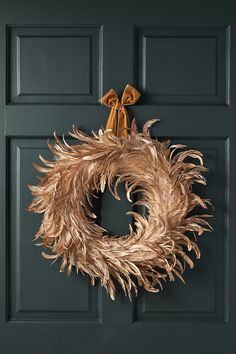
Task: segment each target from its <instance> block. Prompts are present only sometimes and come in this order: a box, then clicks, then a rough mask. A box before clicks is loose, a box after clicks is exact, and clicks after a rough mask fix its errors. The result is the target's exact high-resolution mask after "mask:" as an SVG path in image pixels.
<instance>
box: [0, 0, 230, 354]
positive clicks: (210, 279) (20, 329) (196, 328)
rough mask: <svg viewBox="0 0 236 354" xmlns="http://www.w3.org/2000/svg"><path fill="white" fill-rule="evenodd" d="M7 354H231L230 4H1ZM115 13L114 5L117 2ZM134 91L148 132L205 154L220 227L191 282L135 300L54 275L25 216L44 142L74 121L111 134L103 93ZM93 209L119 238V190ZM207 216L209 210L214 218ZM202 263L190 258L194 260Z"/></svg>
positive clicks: (2, 272)
mask: <svg viewBox="0 0 236 354" xmlns="http://www.w3.org/2000/svg"><path fill="white" fill-rule="evenodd" d="M0 4H1V11H0V22H1V32H0V36H1V37H0V38H1V43H3V48H4V50H3V51H1V53H0V79H1V85H0V129H1V137H0V138H1V141H0V142H1V150H0V158H1V160H0V161H1V169H0V179H1V183H0V192H1V196H2V198H1V208H0V235H1V237H0V252H1V253H0V288H1V289H2V290H1V296H0V315H1V316H0V353H3V354H32V353H34V354H38V353H40V354H41V353H42V351H44V353H45V354H54V353H55V354H56V353H57V354H61V353H65V352H66V353H68V354H72V353H75V352H78V353H81V354H86V353H89V354H110V353H111V352H112V353H113V354H116V353H117V354H118V353H121V352H122V353H124V354H130V353H135V354H143V353H144V352H145V353H146V352H150V353H161V354H170V353H172V352H173V351H175V353H176V354H187V353H189V351H190V350H191V352H192V354H222V353H225V354H233V353H234V352H235V345H234V333H235V321H236V306H235V300H234V299H235V296H236V289H235V282H234V277H235V266H234V247H235V242H236V241H235V237H234V235H233V230H234V223H235V218H234V217H233V216H234V212H235V201H234V199H233V198H232V196H233V195H234V194H235V191H234V189H235V187H234V183H233V181H234V180H235V166H234V165H233V163H232V162H233V158H234V155H235V152H236V148H235V143H236V139H235V101H236V100H235V98H236V67H235V66H234V65H232V64H231V63H234V62H235V59H236V40H235V38H236V15H235V14H236V11H235V10H236V8H235V5H234V2H233V1H228V0H227V1H225V2H224V3H222V2H215V3H214V7H213V6H212V2H211V1H210V0H205V1H199V2H198V3H195V2H193V1H184V0H181V1H179V2H178V3H176V2H175V1H172V0H171V1H168V2H159V1H155V0H148V1H147V2H145V3H143V2H141V1H134V0H130V1H129V2H126V1H124V0H121V1H120V2H119V3H118V4H111V3H110V2H108V1H106V0H102V1H100V2H97V1H92V0H91V1H87V2H84V3H82V2H78V1H75V0H69V1H63V0H60V1H56V2H55V1H53V0H51V1H46V0H41V1H38V0H34V1H29V0H25V1H21V2H18V1H16V0H9V1H3V0H0ZM113 5H114V6H115V7H114V6H113ZM127 83H130V84H133V85H134V86H135V87H137V89H139V90H140V92H141V93H142V96H141V99H140V100H139V102H138V103H137V104H136V105H135V106H130V107H128V109H129V114H130V117H135V118H136V120H137V123H138V126H139V127H140V128H141V127H142V125H143V124H144V122H145V121H146V120H147V119H150V118H154V117H155V118H159V119H160V120H161V121H160V123H158V124H156V125H155V126H153V127H152V129H151V132H152V136H153V137H157V138H160V139H162V140H163V139H170V140H171V142H173V143H181V144H187V145H188V147H189V148H193V149H198V150H200V151H202V152H203V154H204V162H205V165H206V166H207V167H208V168H209V172H208V173H207V174H206V177H207V180H208V184H207V187H204V186H202V187H199V186H194V188H195V190H196V191H197V192H198V193H199V194H200V195H202V196H204V197H207V198H210V199H211V200H212V202H213V205H214V210H212V213H213V214H214V218H213V219H211V224H212V226H213V228H214V231H213V232H212V233H207V234H204V235H203V236H201V237H199V238H198V242H199V246H200V249H201V254H202V257H201V259H200V260H199V261H197V260H196V261H195V267H194V269H193V270H189V269H187V270H186V272H185V274H184V278H185V280H186V284H185V285H184V284H182V283H181V282H180V281H178V280H176V281H175V282H173V283H166V284H164V289H163V291H161V292H160V293H158V294H150V293H147V292H145V291H144V290H143V289H140V290H139V295H138V297H137V298H135V299H134V300H133V301H132V302H130V301H129V300H128V299H127V298H125V297H124V295H123V293H122V291H121V289H120V288H119V286H117V294H116V300H115V301H112V300H110V299H109V297H108V296H107V294H106V291H105V290H104V289H102V288H101V287H100V285H99V282H98V283H97V284H96V286H95V287H92V286H91V285H90V280H89V278H88V277H87V276H86V275H82V274H78V275H77V274H76V272H75V271H73V272H72V274H71V276H70V277H67V276H66V274H65V273H60V272H59V262H55V263H54V264H52V265H50V261H47V260H45V259H43V258H42V257H41V251H42V249H41V247H37V246H35V245H34V242H33V238H34V235H35V233H36V231H37V229H38V227H39V225H40V222H41V217H42V216H41V215H34V214H31V213H29V212H27V211H26V208H27V206H28V205H29V203H30V201H31V199H32V196H31V194H30V192H29V190H28V189H27V184H36V183H37V181H38V180H37V172H36V171H35V170H34V168H33V166H32V162H33V161H34V162H36V163H39V159H38V155H39V154H41V155H42V156H44V157H46V158H52V155H51V153H50V152H49V151H48V148H47V138H48V137H50V139H53V132H54V131H56V132H57V134H58V135H59V137H61V136H62V134H65V137H66V140H67V141H68V142H69V143H72V144H73V143H74V141H73V139H71V138H70V137H69V134H68V131H70V130H71V129H72V124H76V125H77V126H78V127H79V128H80V129H81V130H84V131H86V132H90V131H91V130H97V129H99V128H100V126H103V127H104V126H105V124H106V119H107V117H108V114H109V110H108V109H107V107H105V106H101V105H100V103H99V98H100V97H101V96H102V95H103V94H105V93H106V92H107V91H108V90H109V89H110V88H114V89H115V90H117V92H118V94H119V95H121V94H122V91H123V89H124V87H125V85H126V84H127ZM121 195H122V198H121V201H119V202H116V201H114V200H113V197H112V196H111V195H110V194H109V193H107V192H106V193H105V194H104V195H101V197H100V199H99V200H98V201H97V202H96V203H95V211H96V213H97V215H98V218H99V222H100V223H101V224H102V225H105V226H106V228H107V229H108V230H109V231H111V232H112V234H124V233H126V232H127V227H128V223H129V222H132V220H130V219H129V218H128V217H127V215H125V213H126V212H127V211H128V210H130V209H131V206H130V203H128V202H127V200H126V198H125V195H124V191H123V190H121ZM210 212H211V211H210ZM192 258H193V259H194V256H193V257H192Z"/></svg>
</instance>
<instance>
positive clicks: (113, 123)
mask: <svg viewBox="0 0 236 354" xmlns="http://www.w3.org/2000/svg"><path fill="white" fill-rule="evenodd" d="M139 97H140V93H139V91H138V90H136V89H135V88H134V87H133V86H131V85H129V84H128V85H126V87H125V89H124V92H123V94H122V97H121V100H120V101H119V98H118V96H117V93H116V91H115V90H113V89H111V90H109V91H108V92H107V93H106V94H105V95H104V96H103V97H102V98H101V100H100V101H101V103H103V104H104V105H106V106H107V107H109V108H111V111H110V114H109V117H108V119H107V124H106V128H105V129H111V130H112V132H113V133H114V135H116V136H118V137H127V136H128V129H129V116H128V112H127V110H126V108H125V106H128V105H131V104H134V103H136V102H137V100H138V99H139Z"/></svg>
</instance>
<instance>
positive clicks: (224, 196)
mask: <svg viewBox="0 0 236 354" xmlns="http://www.w3.org/2000/svg"><path fill="white" fill-rule="evenodd" d="M171 141H172V143H174V144H176V143H181V144H183V143H184V144H186V145H188V147H189V148H194V149H198V150H200V151H201V152H203V154H204V163H205V166H207V167H208V168H209V172H208V173H207V175H206V177H207V180H208V185H207V187H204V186H196V187H195V190H196V189H197V192H198V193H199V194H200V195H202V196H205V197H206V198H210V199H211V201H212V203H213V205H214V210H212V214H213V215H214V217H213V218H212V219H210V223H211V225H212V226H213V228H214V231H213V232H212V233H205V234H204V235H203V236H200V237H198V244H199V246H200V249H201V259H200V260H195V257H194V255H192V258H193V260H195V261H194V263H195V267H194V269H193V270H190V269H186V271H185V273H184V279H185V281H186V284H182V283H181V281H180V280H178V279H177V280H176V281H175V282H167V283H164V284H163V290H162V291H160V292H159V293H158V294H151V293H147V292H145V291H143V290H141V291H139V296H138V297H137V298H136V299H135V304H134V311H133V321H134V322H186V321H187V322H198V321H204V322H208V321H210V322H227V321H228V318H227V313H228V268H227V264H228V224H227V223H228V221H227V215H228V175H229V166H228V152H229V140H228V138H226V139H222V138H219V139H218V138H210V139H205V138H191V139H189V138H175V139H174V138H173V139H171ZM210 212H211V210H210ZM187 268H188V267H187Z"/></svg>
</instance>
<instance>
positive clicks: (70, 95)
mask: <svg viewBox="0 0 236 354" xmlns="http://www.w3.org/2000/svg"><path fill="white" fill-rule="evenodd" d="M7 50H8V52H7V88H8V89H7V93H6V96H7V104H98V99H99V97H100V96H101V92H102V77H101V73H102V65H103V58H102V26H86V25H85V26H8V27H7Z"/></svg>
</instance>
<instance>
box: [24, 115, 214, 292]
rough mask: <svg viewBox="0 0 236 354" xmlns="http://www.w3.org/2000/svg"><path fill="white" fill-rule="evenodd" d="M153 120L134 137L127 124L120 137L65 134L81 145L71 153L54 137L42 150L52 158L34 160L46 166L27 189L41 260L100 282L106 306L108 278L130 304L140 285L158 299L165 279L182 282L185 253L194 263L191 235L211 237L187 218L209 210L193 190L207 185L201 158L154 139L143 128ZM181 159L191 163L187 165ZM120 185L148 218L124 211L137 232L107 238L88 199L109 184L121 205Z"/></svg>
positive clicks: (201, 219)
mask: <svg viewBox="0 0 236 354" xmlns="http://www.w3.org/2000/svg"><path fill="white" fill-rule="evenodd" d="M156 121H157V120H149V121H148V122H146V123H145V124H144V126H143V130H142V132H138V129H137V126H136V123H135V120H133V121H132V123H131V127H130V128H129V134H128V135H127V136H125V137H119V136H116V135H115V134H114V133H113V131H112V129H105V130H102V129H100V130H99V131H98V132H97V133H95V132H93V133H92V135H87V134H85V133H83V132H81V131H79V130H78V129H76V128H74V129H73V132H72V133H70V135H71V136H72V137H73V138H75V139H77V140H79V141H80V143H79V144H76V145H71V146H70V145H69V144H68V143H67V142H66V141H65V140H64V139H63V141H62V142H61V141H59V139H58V138H57V136H56V134H55V133H54V136H55V143H54V144H48V146H49V149H50V150H51V151H52V153H53V154H54V155H55V159H54V161H48V160H45V159H44V158H42V157H41V156H40V159H41V160H42V162H43V164H44V165H45V166H44V167H41V166H38V165H36V164H35V168H36V169H37V170H38V171H40V172H42V173H43V174H45V176H43V177H42V178H41V183H40V185H38V186H29V188H30V190H31V192H32V194H33V196H34V198H33V201H32V203H31V205H30V206H29V208H28V210H29V211H32V212H34V213H43V220H42V223H41V226H40V228H39V230H38V232H37V234H36V237H35V239H38V238H40V239H41V240H42V242H41V243H40V244H41V245H43V246H45V247H46V248H48V249H50V250H51V254H46V253H44V252H42V255H43V256H44V257H45V258H47V259H53V260H57V259H58V258H61V259H62V262H61V268H60V270H61V271H64V270H65V269H67V272H68V274H69V273H70V272H71V270H72V267H73V266H74V267H75V268H76V270H77V272H78V271H80V272H82V273H87V274H88V275H89V276H90V277H91V284H92V285H94V284H95V281H96V279H100V281H101V284H102V285H103V286H104V287H105V288H106V290H107V292H108V294H109V296H110V297H111V299H114V298H115V290H116V289H115V285H114V279H116V280H117V281H118V283H119V284H120V285H121V287H122V289H123V290H124V293H125V294H126V295H128V296H129V298H130V299H132V294H135V295H137V291H138V286H142V287H143V288H144V289H146V290H147V291H149V292H158V291H159V290H160V289H161V288H162V283H163V281H165V280H170V281H173V280H174V279H175V278H176V277H177V278H180V279H181V280H182V281H183V282H184V279H183V277H182V275H183V272H184V270H185V266H186V264H187V265H188V266H189V267H190V268H193V265H194V264H193V261H192V259H191V258H190V257H189V255H188V253H189V252H190V251H193V252H194V253H195V255H196V257H197V258H200V250H199V247H198V245H197V243H196V235H202V234H203V232H204V231H210V230H211V226H210V225H209V223H208V222H207V221H206V220H205V219H206V218H207V217H209V216H210V215H208V214H202V215H192V211H193V209H194V208H195V207H196V206H201V207H202V208H203V209H207V207H208V204H210V201H209V200H208V199H202V198H201V197H200V196H198V195H196V194H194V193H193V191H192V185H193V184H194V183H201V184H203V185H205V184H206V179H205V177H203V175H202V173H203V172H205V171H207V168H206V167H204V166H203V160H202V154H201V153H200V152H199V151H196V150H187V151H186V150H182V149H183V148H184V147H185V146H184V145H180V144H178V145H170V143H169V142H168V141H166V142H160V141H158V140H157V139H152V138H151V137H150V132H149V128H150V127H151V125H152V124H153V123H155V122H156ZM177 149H180V152H177ZM187 158H188V161H189V158H192V160H193V161H192V162H186V159H187ZM194 161H195V162H196V161H197V163H195V162H194ZM120 183H124V185H125V188H126V193H127V198H128V200H129V201H130V202H132V199H131V196H132V194H133V193H137V192H141V195H142V197H141V199H140V200H138V201H137V202H136V203H133V205H134V204H138V205H143V206H145V208H146V210H147V214H146V215H141V214H140V213H138V212H135V211H129V212H128V214H130V215H131V216H132V217H133V219H134V225H135V227H134V228H132V226H131V225H130V233H129V234H128V235H124V236H120V237H109V235H108V233H107V231H106V230H105V229H103V228H102V227H101V226H99V225H98V224H97V223H96V222H95V219H96V215H95V214H94V212H93V208H92V204H91V197H92V196H93V195H94V194H96V193H97V192H99V191H101V192H103V191H104V189H105V186H106V185H107V187H108V189H109V191H110V193H111V194H112V195H113V197H114V198H116V199H119V195H118V191H117V190H118V185H119V184H120ZM190 212H191V215H190V214H189V213H190ZM189 233H192V234H193V237H190V236H189Z"/></svg>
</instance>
